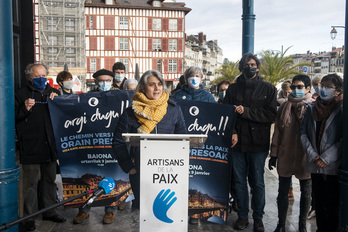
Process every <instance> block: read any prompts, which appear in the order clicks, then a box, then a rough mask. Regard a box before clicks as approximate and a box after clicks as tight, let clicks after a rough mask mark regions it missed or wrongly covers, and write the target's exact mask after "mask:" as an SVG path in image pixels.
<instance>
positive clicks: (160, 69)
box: [157, 59, 162, 73]
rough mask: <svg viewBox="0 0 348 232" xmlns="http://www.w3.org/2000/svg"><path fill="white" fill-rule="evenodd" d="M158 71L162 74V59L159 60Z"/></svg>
mask: <svg viewBox="0 0 348 232" xmlns="http://www.w3.org/2000/svg"><path fill="white" fill-rule="evenodd" d="M157 71H159V72H160V73H161V72H162V60H161V59H158V60H157Z"/></svg>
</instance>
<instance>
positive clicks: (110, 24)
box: [104, 16, 115, 30]
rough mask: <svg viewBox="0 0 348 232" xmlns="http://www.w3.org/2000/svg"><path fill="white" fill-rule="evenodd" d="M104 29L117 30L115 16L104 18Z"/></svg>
mask: <svg viewBox="0 0 348 232" xmlns="http://www.w3.org/2000/svg"><path fill="white" fill-rule="evenodd" d="M104 29H106V30H113V29H115V17H114V16H104Z"/></svg>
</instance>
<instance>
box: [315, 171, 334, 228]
mask: <svg viewBox="0 0 348 232" xmlns="http://www.w3.org/2000/svg"><path fill="white" fill-rule="evenodd" d="M312 191H313V196H314V205H315V214H316V221H317V227H318V230H317V232H324V231H325V232H326V231H330V232H331V231H332V232H334V231H338V227H339V204H340V202H339V199H340V184H339V182H338V177H337V176H333V175H324V174H313V173H312Z"/></svg>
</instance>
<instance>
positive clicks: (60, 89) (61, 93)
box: [58, 88, 77, 95]
mask: <svg viewBox="0 0 348 232" xmlns="http://www.w3.org/2000/svg"><path fill="white" fill-rule="evenodd" d="M58 91H59V93H60V95H69V94H77V93H76V92H75V91H74V90H71V93H66V92H65V91H63V88H59V89H58Z"/></svg>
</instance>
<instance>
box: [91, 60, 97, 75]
mask: <svg viewBox="0 0 348 232" xmlns="http://www.w3.org/2000/svg"><path fill="white" fill-rule="evenodd" d="M90 71H91V72H96V71H97V59H96V58H91V60H90Z"/></svg>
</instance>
